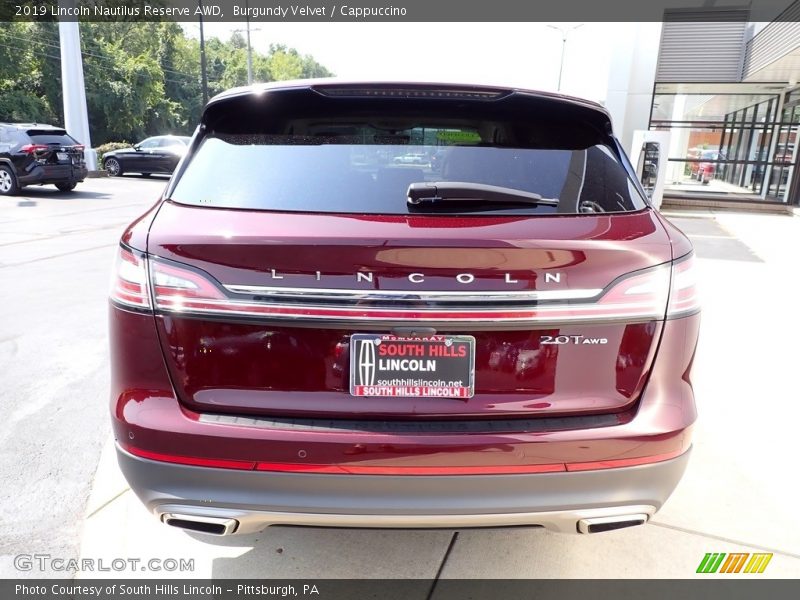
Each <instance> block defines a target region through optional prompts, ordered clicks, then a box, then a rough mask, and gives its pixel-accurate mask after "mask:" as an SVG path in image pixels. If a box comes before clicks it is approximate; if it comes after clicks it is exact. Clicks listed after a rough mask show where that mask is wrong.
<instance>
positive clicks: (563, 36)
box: [548, 23, 583, 92]
mask: <svg viewBox="0 0 800 600" xmlns="http://www.w3.org/2000/svg"><path fill="white" fill-rule="evenodd" d="M548 27H549V28H550V29H555V30H556V31H558V32H560V33H561V65H560V66H559V67H558V91H559V92H560V91H561V75H562V74H563V73H564V52H565V51H566V48H567V36H568V35H569V33H570V32H571V31H575V30H576V29H578V28H579V27H583V23H578V24H577V25H574V26H572V27H568V28H566V29H565V28H564V27H557V26H555V25H548Z"/></svg>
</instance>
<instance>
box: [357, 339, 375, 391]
mask: <svg viewBox="0 0 800 600" xmlns="http://www.w3.org/2000/svg"><path fill="white" fill-rule="evenodd" d="M360 344H361V347H360V348H359V349H358V375H359V378H360V379H361V385H374V384H375V345H374V344H373V343H372V341H370V340H361V341H360Z"/></svg>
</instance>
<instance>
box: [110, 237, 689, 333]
mask: <svg viewBox="0 0 800 600" xmlns="http://www.w3.org/2000/svg"><path fill="white" fill-rule="evenodd" d="M148 269H149V277H148ZM151 286H152V296H153V297H152V298H151ZM696 287H697V286H696V270H695V267H694V261H693V258H692V257H691V256H689V257H686V258H684V259H682V260H679V261H678V262H676V263H673V264H672V265H670V264H663V265H658V266H656V267H652V268H649V269H644V270H642V271H638V272H635V273H631V274H629V275H626V276H623V277H621V278H619V279H618V280H617V281H616V282H614V283H612V285H611V286H610V287H609V288H608V289H607V290H606V291H605V292H604V293H602V294H600V295H599V296H598V298H597V299H594V300H592V299H590V300H589V301H583V300H582V299H581V300H579V301H570V300H567V301H561V302H549V303H548V302H543V303H539V304H536V305H534V306H505V307H493V306H491V304H489V306H487V307H486V308H483V307H481V308H478V307H467V308H458V307H452V308H451V307H446V308H443V307H433V308H427V307H413V308H408V307H403V306H373V305H363V304H334V303H332V302H328V303H308V302H291V301H287V300H286V299H283V298H275V299H272V300H261V299H259V300H251V299H239V298H231V297H230V296H229V295H228V294H227V293H226V292H225V290H224V289H223V287H222V286H220V285H218V284H217V283H215V282H213V280H212V279H211V278H210V277H209V276H207V275H205V274H204V273H202V272H201V271H198V270H194V269H190V268H185V267H183V266H178V265H177V264H174V263H170V262H166V261H163V260H160V259H158V258H152V259H148V258H147V257H146V256H145V255H144V254H141V253H138V252H136V251H133V250H130V249H128V248H126V247H124V246H122V247H120V250H119V254H118V257H117V266H116V269H115V273H114V282H113V284H112V293H111V297H112V299H113V300H115V301H116V302H118V303H120V304H123V305H127V306H134V307H137V308H145V309H149V308H153V307H155V308H157V309H159V310H162V311H165V312H171V313H186V314H192V313H195V314H216V315H231V316H255V317H264V318H277V319H305V320H354V321H359V320H382V319H383V320H393V321H404V320H407V321H422V322H425V321H448V322H454V323H470V322H485V321H504V322H533V323H547V322H563V321H607V320H615V319H617V320H632V319H636V320H650V319H653V320H656V319H658V320H660V319H664V318H665V316H666V317H680V316H685V315H688V314H692V313H694V312H697V311H698V310H699V301H698V296H697V289H696Z"/></svg>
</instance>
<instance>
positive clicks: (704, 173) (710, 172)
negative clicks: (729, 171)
mask: <svg viewBox="0 0 800 600" xmlns="http://www.w3.org/2000/svg"><path fill="white" fill-rule="evenodd" d="M696 160H697V162H691V163H689V169H690V170H691V173H692V178H693V179H697V181H699V182H700V183H703V184H706V183H708V182H709V181H711V180H712V179H714V175H715V174H716V173H717V170H718V166H719V165H718V164H717V162H716V161H720V160H725V155H724V154H723V153H722V152H720V151H719V150H703V151H701V152H700V155H699V156H698V157H697V158H696Z"/></svg>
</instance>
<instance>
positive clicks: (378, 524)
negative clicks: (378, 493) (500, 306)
mask: <svg viewBox="0 0 800 600" xmlns="http://www.w3.org/2000/svg"><path fill="white" fill-rule="evenodd" d="M155 512H156V515H157V516H158V517H159V519H160V520H162V521H164V520H166V519H170V518H173V517H176V516H178V515H180V518H181V519H186V520H195V521H206V522H213V523H219V522H223V521H224V522H226V523H231V522H235V523H237V524H238V525H236V526H229V527H227V528H226V531H225V532H224V533H222V534H221V535H228V534H231V533H234V532H235V533H236V534H246V533H256V532H258V531H261V530H262V529H264V528H265V527H268V526H270V525H301V526H310V527H373V528H443V529H459V528H472V527H519V526H540V527H544V528H545V529H547V530H549V531H554V532H558V533H590V532H591V531H590V530H589V528H588V527H587V525H586V524H589V523H622V522H627V521H631V522H634V521H637V522H639V521H640V522H641V523H644V522H646V521H647V520H649V518H650V517H652V516H653V514H655V512H656V508H655V507H654V506H647V505H636V506H615V507H607V508H588V509H579V510H563V511H545V512H524V513H487V514H471V515H470V514H459V515H371V514H360V515H353V514H350V515H347V514H326V513H294V512H268V511H254V510H237V509H231V508H213V507H198V506H185V505H179V504H163V505H159V506H158V507H157V508H156V510H155ZM218 535H219V534H218Z"/></svg>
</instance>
